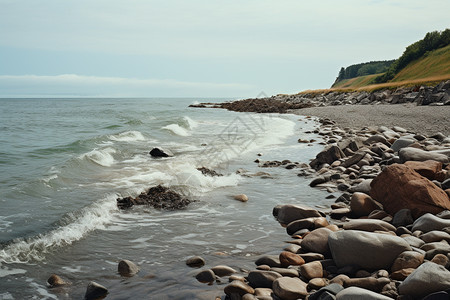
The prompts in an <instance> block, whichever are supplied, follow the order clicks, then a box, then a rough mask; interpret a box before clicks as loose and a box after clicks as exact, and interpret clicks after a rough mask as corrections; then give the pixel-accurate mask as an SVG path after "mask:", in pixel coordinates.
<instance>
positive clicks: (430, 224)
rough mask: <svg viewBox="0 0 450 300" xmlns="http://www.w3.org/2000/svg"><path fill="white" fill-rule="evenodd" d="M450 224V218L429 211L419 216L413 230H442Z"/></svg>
mask: <svg viewBox="0 0 450 300" xmlns="http://www.w3.org/2000/svg"><path fill="white" fill-rule="evenodd" d="M449 226H450V219H442V218H439V217H436V216H435V215H433V214H430V213H427V214H424V215H423V216H421V217H420V218H418V219H417V220H416V221H415V222H414V223H413V227H412V231H413V232H414V231H416V230H420V231H422V232H429V231H433V230H442V229H443V228H445V227H449Z"/></svg>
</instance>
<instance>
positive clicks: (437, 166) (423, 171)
mask: <svg viewBox="0 0 450 300" xmlns="http://www.w3.org/2000/svg"><path fill="white" fill-rule="evenodd" d="M405 166H407V167H408V168H410V169H413V170H414V171H416V172H417V173H419V174H420V175H422V176H423V177H426V178H428V179H429V180H434V179H435V178H436V173H438V172H440V171H442V163H441V162H438V161H434V160H426V161H407V162H405Z"/></svg>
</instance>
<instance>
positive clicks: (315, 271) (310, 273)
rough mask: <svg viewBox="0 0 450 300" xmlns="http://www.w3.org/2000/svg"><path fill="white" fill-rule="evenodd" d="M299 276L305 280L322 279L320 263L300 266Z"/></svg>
mask: <svg viewBox="0 0 450 300" xmlns="http://www.w3.org/2000/svg"><path fill="white" fill-rule="evenodd" d="M300 274H301V275H302V276H303V277H305V278H306V279H308V280H310V279H313V278H322V277H323V268H322V264H321V263H320V261H312V262H309V263H307V264H304V265H301V266H300Z"/></svg>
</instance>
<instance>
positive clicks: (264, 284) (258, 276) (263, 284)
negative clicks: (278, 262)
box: [247, 270, 282, 288]
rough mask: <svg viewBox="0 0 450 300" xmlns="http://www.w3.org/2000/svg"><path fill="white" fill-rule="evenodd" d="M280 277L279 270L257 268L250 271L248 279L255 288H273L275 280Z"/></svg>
mask: <svg viewBox="0 0 450 300" xmlns="http://www.w3.org/2000/svg"><path fill="white" fill-rule="evenodd" d="M280 277H282V276H281V275H280V274H278V273H277V272H273V271H259V270H256V271H251V272H250V273H248V276H247V280H248V283H249V284H250V286H251V287H253V288H272V284H273V282H274V281H275V280H276V279H277V278H280Z"/></svg>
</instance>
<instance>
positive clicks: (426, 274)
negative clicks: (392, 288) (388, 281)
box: [398, 262, 450, 298]
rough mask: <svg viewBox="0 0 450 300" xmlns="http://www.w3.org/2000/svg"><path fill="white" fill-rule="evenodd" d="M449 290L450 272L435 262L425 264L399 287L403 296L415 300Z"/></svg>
mask: <svg viewBox="0 0 450 300" xmlns="http://www.w3.org/2000/svg"><path fill="white" fill-rule="evenodd" d="M447 289H450V272H449V271H448V270H446V269H445V268H444V267H443V266H441V265H438V264H435V263H433V262H426V263H423V264H422V265H421V266H420V267H418V268H417V269H416V270H415V271H414V272H413V273H412V274H411V275H409V276H408V277H407V278H406V279H405V280H404V281H403V282H402V283H400V285H399V287H398V290H399V293H400V294H401V295H409V296H412V297H415V298H422V297H425V296H426V295H428V294H431V293H434V292H439V291H445V290H447Z"/></svg>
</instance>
